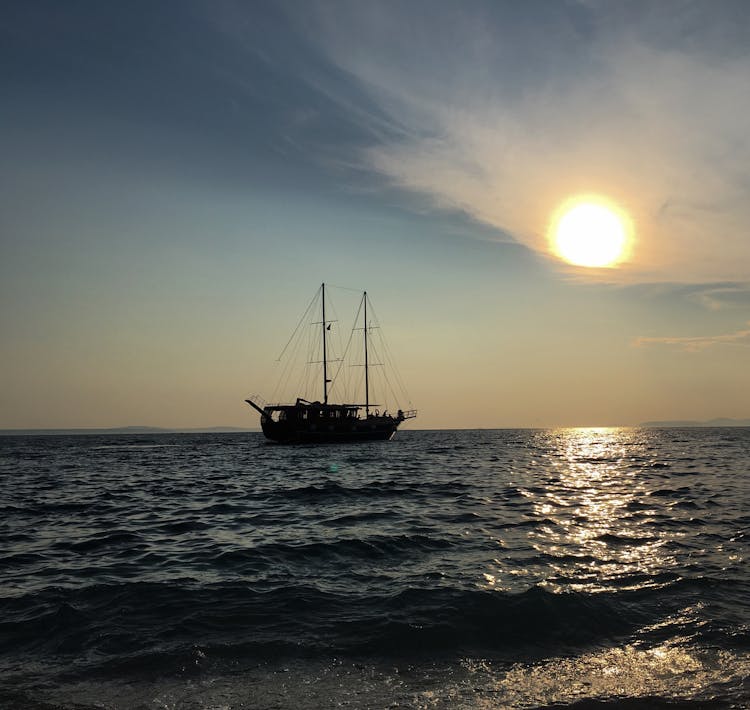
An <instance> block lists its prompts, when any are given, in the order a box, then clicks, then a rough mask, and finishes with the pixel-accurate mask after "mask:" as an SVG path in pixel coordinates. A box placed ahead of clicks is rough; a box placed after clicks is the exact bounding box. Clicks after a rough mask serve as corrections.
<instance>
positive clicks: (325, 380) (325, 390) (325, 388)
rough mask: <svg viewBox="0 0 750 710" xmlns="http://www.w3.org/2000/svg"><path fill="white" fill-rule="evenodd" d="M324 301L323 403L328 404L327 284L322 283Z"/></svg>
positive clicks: (321, 289)
mask: <svg viewBox="0 0 750 710" xmlns="http://www.w3.org/2000/svg"><path fill="white" fill-rule="evenodd" d="M320 292H321V300H322V302H323V404H328V363H327V358H326V285H325V283H323V284H321V285H320Z"/></svg>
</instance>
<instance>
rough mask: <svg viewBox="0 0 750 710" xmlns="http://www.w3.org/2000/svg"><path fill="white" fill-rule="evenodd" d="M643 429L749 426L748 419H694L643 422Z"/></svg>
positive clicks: (749, 421)
mask: <svg viewBox="0 0 750 710" xmlns="http://www.w3.org/2000/svg"><path fill="white" fill-rule="evenodd" d="M641 426H643V427H669V428H681V427H685V428H689V427H737V426H750V419H727V418H718V419H707V420H705V421H697V420H694V419H682V420H680V419H678V420H675V421H663V422H643V423H642V424H641Z"/></svg>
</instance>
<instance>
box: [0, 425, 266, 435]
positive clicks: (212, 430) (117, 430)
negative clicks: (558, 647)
mask: <svg viewBox="0 0 750 710" xmlns="http://www.w3.org/2000/svg"><path fill="white" fill-rule="evenodd" d="M257 431H260V429H258V428H250V427H247V428H245V427H232V426H213V427H199V428H192V429H187V428H186V429H165V428H162V427H155V426H123V427H109V428H103V429H97V428H95V427H81V428H69V429H0V436H30V435H38V436H44V435H49V436H54V435H57V436H60V435H73V434H100V435H101V434H105V435H106V434H241V433H243V432H257Z"/></svg>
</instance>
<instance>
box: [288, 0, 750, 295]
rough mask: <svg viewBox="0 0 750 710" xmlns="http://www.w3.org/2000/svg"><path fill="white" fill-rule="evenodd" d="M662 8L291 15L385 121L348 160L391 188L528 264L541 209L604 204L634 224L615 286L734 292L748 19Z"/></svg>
mask: <svg viewBox="0 0 750 710" xmlns="http://www.w3.org/2000/svg"><path fill="white" fill-rule="evenodd" d="M665 4H666V5H668V6H669V7H666V8H661V7H660V8H656V9H654V8H653V7H651V6H650V4H647V3H645V4H641V3H631V4H629V5H628V6H627V7H626V8H623V7H620V6H618V5H616V4H615V5H612V4H607V3H602V4H599V3H579V4H559V5H558V4H533V5H518V4H516V3H508V4H504V3H489V4H487V5H482V4H478V3H472V4H470V5H468V6H466V5H462V6H460V8H459V6H457V5H455V4H454V3H450V4H440V3H429V4H428V5H427V6H423V5H421V4H420V3H408V4H403V3H392V4H391V3H387V2H385V3H376V4H371V5H367V6H363V5H361V4H357V5H347V4H339V3H336V4H330V3H322V4H319V5H317V6H315V9H314V10H310V11H309V15H307V14H306V15H305V17H304V19H303V20H300V22H301V24H304V26H305V28H306V29H307V32H308V36H310V37H314V38H315V39H314V40H313V41H315V42H318V43H319V47H320V49H321V51H323V52H325V53H326V55H327V56H328V58H329V59H330V61H331V62H332V63H333V64H334V65H335V66H337V67H338V68H339V69H340V70H341V71H343V72H346V73H347V75H348V76H350V77H351V78H352V80H353V81H355V82H357V84H358V86H359V87H360V89H361V90H362V91H363V92H365V93H366V94H367V95H368V96H369V97H370V98H371V99H372V101H373V102H374V103H375V104H376V105H377V106H378V107H379V109H380V110H381V111H382V112H383V113H384V114H385V115H387V116H389V117H390V119H391V121H392V123H393V125H394V126H398V127H399V131H398V134H396V133H394V134H393V135H392V136H390V137H387V136H385V135H384V137H383V139H382V140H379V141H376V142H374V143H373V144H371V145H369V146H367V147H366V148H365V149H364V150H363V151H362V153H361V161H362V164H363V165H364V166H365V167H368V168H369V169H371V170H373V171H375V172H376V173H378V174H380V175H381V176H383V177H384V178H385V179H387V180H388V181H389V182H390V183H391V184H392V185H394V186H396V187H398V188H400V189H404V190H409V191H413V192H416V193H420V194H423V195H427V196H429V197H430V198H431V199H432V200H433V202H434V204H435V205H437V206H439V207H449V208H453V209H455V208H458V209H461V210H463V211H465V212H466V213H467V214H469V215H470V216H472V217H473V218H475V219H477V220H480V221H482V222H485V223H487V224H489V225H492V226H493V227H496V228H498V230H502V231H504V232H507V233H510V234H511V235H512V236H513V237H514V238H515V239H516V240H518V241H519V242H521V243H522V244H525V245H526V246H528V247H530V248H532V249H534V250H536V251H539V252H542V253H546V252H547V244H546V231H547V226H548V220H549V216H550V214H551V213H552V212H553V210H554V208H555V207H556V206H557V205H558V204H559V203H560V202H561V201H562V200H564V199H565V198H567V197H569V196H570V195H571V194H576V193H592V192H593V193H602V194H605V195H607V196H609V197H610V198H612V199H614V200H616V201H618V202H619V203H620V204H621V205H622V206H623V207H624V208H625V209H627V210H628V211H629V212H630V214H631V215H632V217H633V219H634V222H635V225H636V230H637V243H636V247H635V249H634V251H633V260H632V263H631V264H629V265H628V266H627V267H626V268H624V269H621V270H620V271H619V276H620V277H621V278H623V279H624V280H627V281H630V282H644V281H654V280H668V281H683V282H705V281H726V280H732V281H746V280H747V279H748V276H749V275H750V274H749V273H748V272H749V269H748V264H750V239H748V238H747V227H748V225H750V201H748V200H747V199H746V196H747V192H748V188H750V167H748V166H750V138H748V133H747V125H746V121H747V119H746V117H747V116H748V115H750V44H749V43H748V42H747V39H748V38H747V37H745V36H744V34H743V31H742V30H741V29H738V24H741V23H739V22H738V20H739V19H741V18H743V17H744V18H745V19H747V18H748V12H750V11H748V10H747V8H746V6H744V5H743V4H742V3H739V4H737V3H731V2H726V3H723V4H722V7H723V9H724V11H723V12H717V11H715V8H714V6H713V5H706V4H702V3H696V4H692V3H685V2H681V3H677V4H674V3H665ZM660 6H661V4H660ZM730 10H731V11H730ZM745 24H747V23H745ZM342 103H343V102H342ZM610 276H615V274H611V275H610Z"/></svg>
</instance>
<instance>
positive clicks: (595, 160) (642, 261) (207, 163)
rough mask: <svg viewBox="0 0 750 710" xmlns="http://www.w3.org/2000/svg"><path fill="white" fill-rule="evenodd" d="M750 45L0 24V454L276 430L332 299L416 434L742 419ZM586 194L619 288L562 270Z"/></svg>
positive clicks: (424, 31)
mask: <svg viewBox="0 0 750 710" xmlns="http://www.w3.org/2000/svg"><path fill="white" fill-rule="evenodd" d="M749 19H750V8H748V6H747V4H746V3H743V2H739V1H734V0H724V1H721V2H716V3H705V2H689V1H686V2H677V1H676V0H675V1H671V0H667V1H665V2H661V3H648V2H639V1H636V2H611V3H604V4H598V3H589V2H584V1H583V0H582V1H581V2H559V3H553V2H550V3H526V4H519V3H516V2H502V1H501V2H482V1H479V2H475V3H470V4H468V5H461V4H456V3H448V2H430V3H422V2H419V1H417V2H414V3H397V2H389V1H385V0H383V1H378V2H373V3H370V4H367V5H366V6H365V5H363V4H358V3H357V4H352V3H338V2H331V1H324V0H321V1H317V0H315V1H312V2H293V1H290V2H287V1H285V0H281V1H280V2H257V3H252V4H249V5H246V4H242V3H233V2H228V1H227V2H223V1H221V2H215V3H208V2H203V1H201V0H191V1H190V2H187V3H184V4H177V5H172V4H162V3H155V4H152V3H144V2H135V3H129V4H127V5H113V4H110V3H98V2H94V1H93V0H84V1H83V2H78V3H75V4H63V5H61V4H59V3H55V2H52V1H51V0H39V1H38V2H34V3H23V2H10V3H5V4H4V5H3V7H2V9H0V66H1V67H2V70H0V71H1V73H0V76H1V77H2V89H3V90H2V92H1V93H0V106H1V107H2V111H3V116H4V122H3V123H4V129H3V132H2V134H1V135H0V147H2V152H3V156H4V160H3V163H2V165H0V180H1V181H2V184H3V190H0V293H1V294H2V298H0V332H2V341H1V342H0V362H2V367H0V428H3V429H71V428H90V427H99V428H110V427H121V426H123V424H122V423H123V422H128V423H131V424H130V425H133V424H132V423H135V425H137V426H157V427H163V428H177V429H196V428H203V427H205V424H204V423H205V422H206V421H209V422H211V421H218V422H223V424H222V425H221V426H232V427H240V428H248V429H251V428H255V427H257V426H258V415H257V413H256V412H255V411H253V410H252V409H250V408H249V407H248V406H247V405H246V404H245V403H244V401H243V400H244V399H245V397H247V396H248V395H249V394H251V393H255V392H258V393H261V394H262V395H263V396H265V397H266V398H269V397H270V392H269V391H270V390H272V389H273V382H272V379H271V378H270V377H269V375H268V373H269V371H272V370H273V363H274V361H275V359H276V357H277V356H278V354H279V351H280V350H281V348H282V347H283V345H284V343H285V342H286V341H287V339H288V337H289V335H290V333H291V332H292V330H293V329H294V327H295V325H296V323H297V319H298V317H299V314H300V313H301V312H302V309H303V308H304V306H305V304H306V303H308V302H309V300H310V297H311V296H312V294H313V293H314V291H315V289H316V288H317V287H318V286H319V285H320V283H321V282H323V281H325V282H330V283H332V284H339V285H342V286H346V287H351V288H355V289H362V290H365V289H366V290H367V291H368V293H369V294H370V296H371V297H372V299H373V303H374V304H375V307H376V308H377V312H378V315H379V317H380V319H381V323H382V325H383V329H384V332H385V333H386V335H387V342H388V344H389V346H390V348H391V351H392V353H393V356H394V359H395V360H396V362H397V363H398V366H399V370H400V374H401V377H402V379H403V381H404V383H405V385H406V388H407V390H408V392H409V395H410V399H411V405H412V406H413V407H414V408H416V409H418V410H419V418H418V419H417V420H416V421H414V422H410V423H409V425H408V427H407V428H414V429H417V428H419V429H451V428H466V429H474V428H548V427H567V426H580V427H583V426H637V425H638V424H639V423H642V422H648V421H665V420H670V421H671V420H699V421H704V420H711V419H714V418H717V417H722V418H733V419H746V418H748V417H750V405H748V402H750V368H748V367H747V362H748V353H749V350H748V348H749V347H750V325H749V323H750V266H749V265H750V240H748V238H747V233H748V226H749V225H750V202H748V200H747V199H746V196H747V185H748V184H749V182H748V181H749V180H750V175H749V174H748V167H747V166H748V165H750V143H749V142H748V140H747V127H746V119H745V117H746V115H747V114H748V106H747V104H748V102H750V91H748V89H750V34H749V33H750V30H748V28H750V22H748V20H749ZM582 196H585V199H587V200H599V199H600V200H602V201H604V202H605V203H606V204H608V205H612V207H613V210H614V211H613V214H617V215H620V218H621V224H622V225H623V229H624V230H625V231H626V232H627V245H626V248H625V247H624V248H623V249H622V251H621V253H620V254H619V256H618V257H617V259H614V260H613V261H612V262H611V263H609V262H607V263H606V265H605V266H597V267H595V268H589V267H585V266H580V265H575V262H574V260H571V259H570V258H568V257H564V254H563V253H562V252H561V251H560V249H559V248H557V247H555V246H554V243H553V242H554V240H553V235H552V232H553V231H554V229H553V228H552V226H551V225H553V223H554V222H555V219H556V215H559V213H560V211H561V209H562V207H563V206H564V205H566V204H568V203H569V202H570V201H571V200H575V199H576V198H582ZM626 228H627V229H626ZM594 236H595V237H598V236H599V235H598V234H596V235H594ZM558 246H559V245H558ZM579 263H580V262H579ZM602 263H604V262H602ZM403 404H408V403H403ZM389 405H390V403H389Z"/></svg>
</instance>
